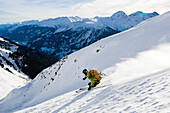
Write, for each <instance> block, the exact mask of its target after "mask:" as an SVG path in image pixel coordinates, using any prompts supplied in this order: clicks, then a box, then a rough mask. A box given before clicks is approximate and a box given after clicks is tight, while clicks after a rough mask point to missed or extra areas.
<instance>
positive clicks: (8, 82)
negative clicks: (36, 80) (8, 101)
mask: <svg viewBox="0 0 170 113" xmlns="http://www.w3.org/2000/svg"><path fill="white" fill-rule="evenodd" d="M13 73H15V74H12V73H10V72H8V71H6V70H4V69H3V68H1V67H0V99H2V98H4V97H5V96H6V95H7V94H8V93H9V92H10V91H11V90H13V89H14V88H17V87H21V86H24V85H25V84H26V83H27V82H28V80H26V79H24V77H26V76H25V75H23V74H20V73H18V72H17V71H15V70H13ZM22 77H23V78H22Z"/></svg>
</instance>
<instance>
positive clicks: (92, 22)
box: [11, 11, 159, 31]
mask: <svg viewBox="0 0 170 113" xmlns="http://www.w3.org/2000/svg"><path fill="white" fill-rule="evenodd" d="M157 15H159V14H158V13H156V12H153V13H143V12H142V11H137V12H135V13H132V14H130V15H126V13H125V12H123V11H118V12H116V13H115V14H113V15H112V16H111V17H97V16H96V17H94V18H81V17H78V16H75V17H58V18H53V19H52V18H51V19H45V20H42V21H39V20H30V21H24V22H21V23H20V24H18V25H17V26H23V25H39V26H44V27H57V28H68V29H70V28H74V29H76V28H78V27H80V26H81V27H94V28H96V29H97V28H101V27H104V26H109V27H111V28H113V29H115V30H118V31H123V30H126V29H128V28H131V27H132V26H134V25H136V24H138V23H140V22H141V21H143V20H146V19H148V18H151V17H153V16H157ZM110 24H111V25H110ZM122 24H123V25H122ZM17 26H15V27H14V28H15V29H16V27H17ZM14 28H12V29H11V30H13V29H14Z"/></svg>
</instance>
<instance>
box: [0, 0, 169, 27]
mask: <svg viewBox="0 0 170 113" xmlns="http://www.w3.org/2000/svg"><path fill="white" fill-rule="evenodd" d="M117 11H124V12H125V13H126V14H131V13H134V12H136V11H143V12H145V13H151V12H154V11H156V12H158V13H159V14H163V13H165V12H168V11H170V0H0V24H5V23H13V22H21V21H25V20H43V19H48V18H56V17H61V16H79V17H82V18H93V17H95V16H100V17H108V16H111V15H113V14H114V13H115V12H117Z"/></svg>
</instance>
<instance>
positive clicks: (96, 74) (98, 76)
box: [90, 70, 103, 80]
mask: <svg viewBox="0 0 170 113" xmlns="http://www.w3.org/2000/svg"><path fill="white" fill-rule="evenodd" d="M90 75H91V76H92V77H94V78H97V79H98V80H101V79H102V78H103V77H102V76H101V74H99V73H98V72H97V70H90Z"/></svg>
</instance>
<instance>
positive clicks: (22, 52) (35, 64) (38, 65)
mask: <svg viewBox="0 0 170 113" xmlns="http://www.w3.org/2000/svg"><path fill="white" fill-rule="evenodd" d="M56 61H57V59H56V58H55V57H53V56H50V55H47V54H45V53H42V52H38V51H36V50H33V49H30V48H27V47H24V46H21V45H19V44H17V43H14V42H12V41H10V40H8V39H6V38H3V37H0V68H4V69H5V70H7V71H9V72H11V73H13V74H14V71H18V72H20V73H23V74H25V75H28V76H29V78H31V79H33V78H35V77H36V75H37V74H38V73H40V72H41V71H42V70H43V69H44V68H47V67H48V66H50V65H52V64H53V63H55V62H56ZM2 76H3V75H2Z"/></svg>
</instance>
